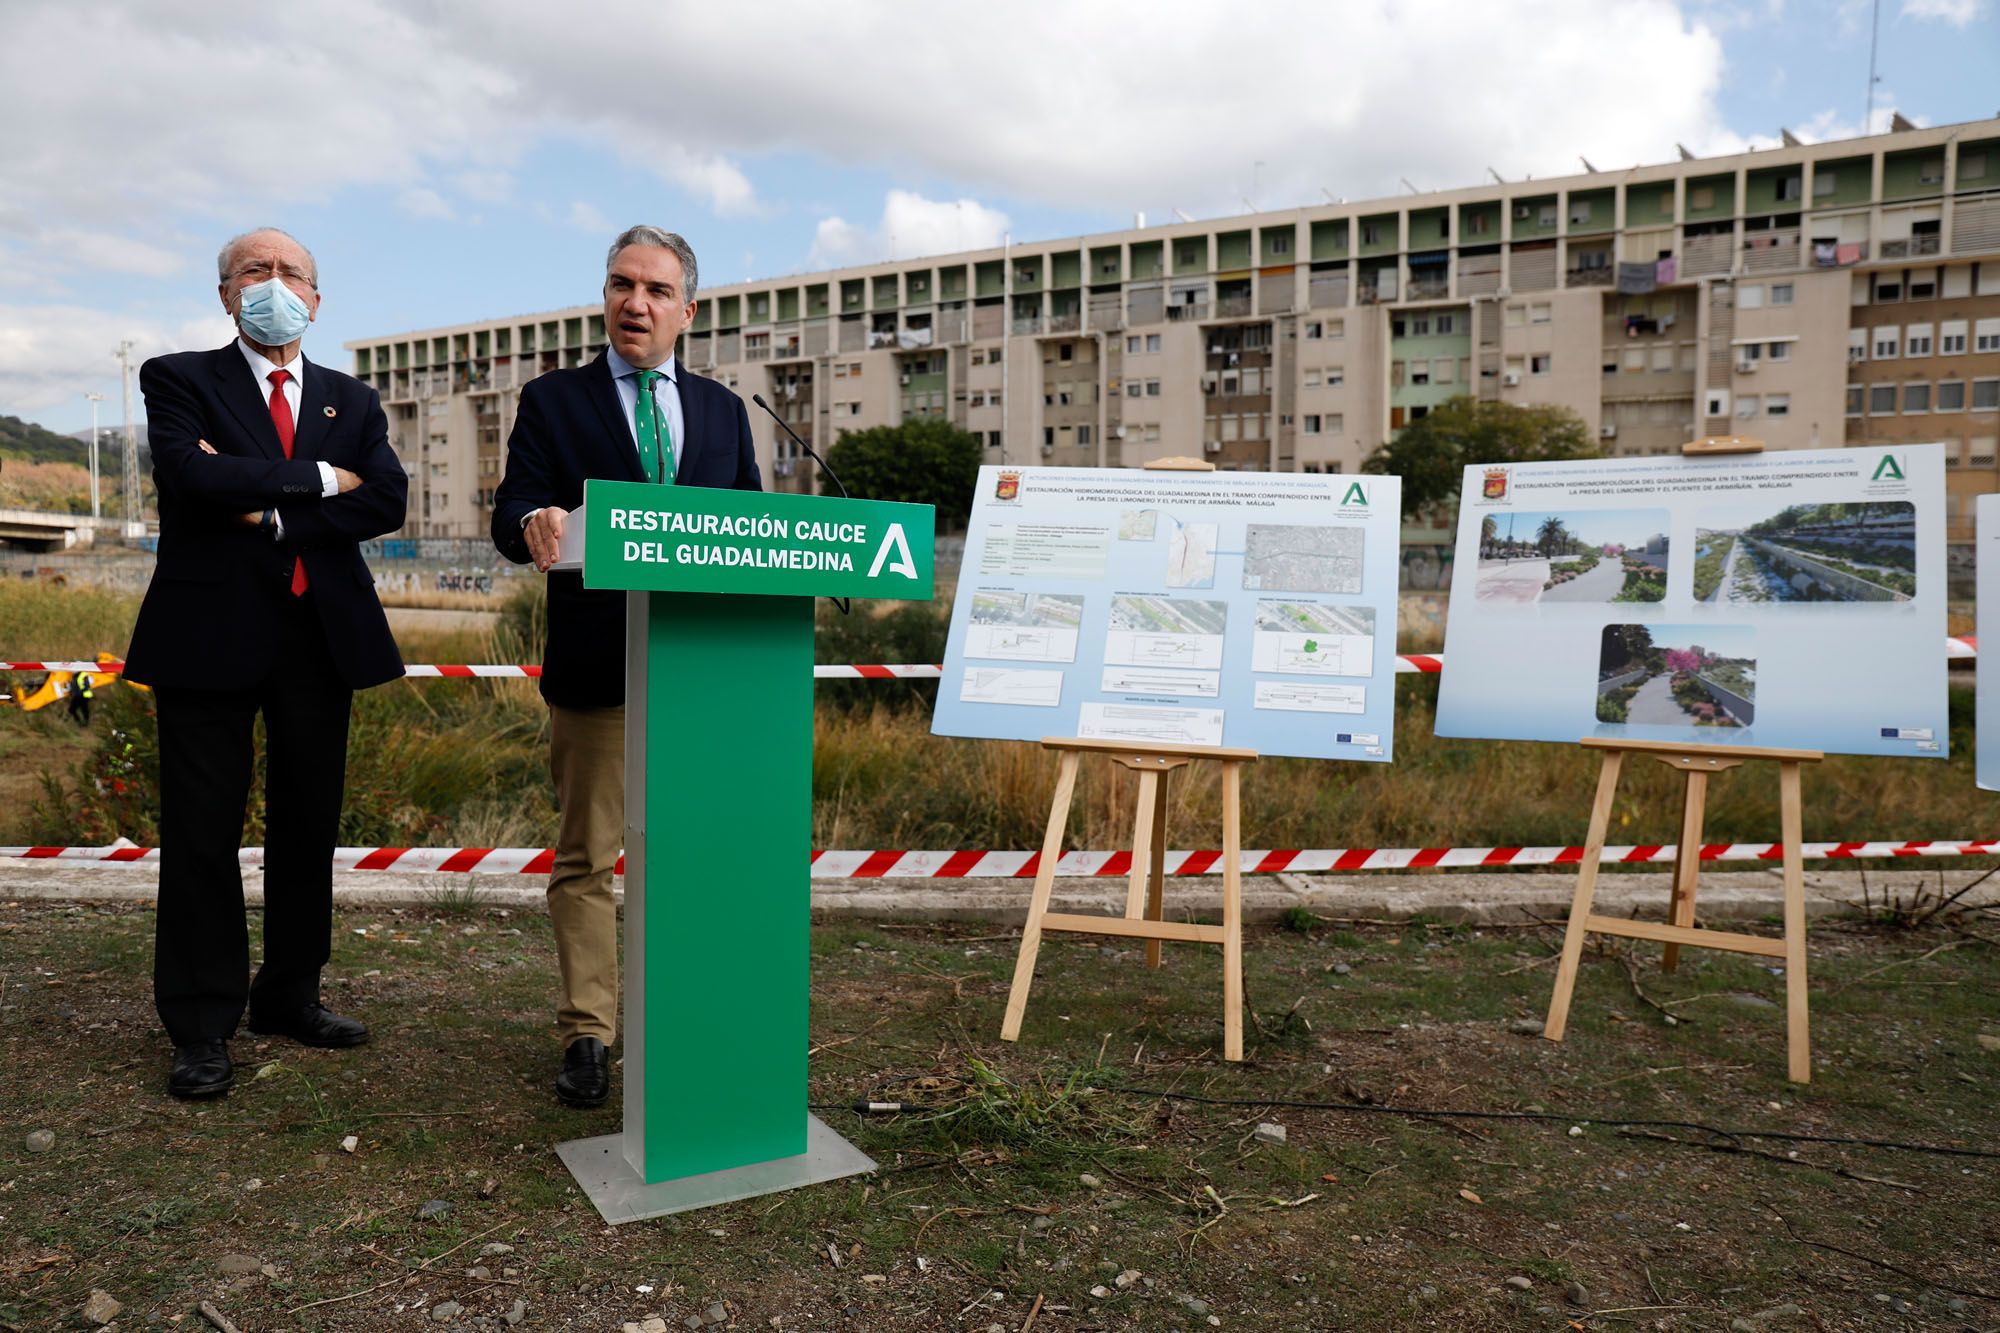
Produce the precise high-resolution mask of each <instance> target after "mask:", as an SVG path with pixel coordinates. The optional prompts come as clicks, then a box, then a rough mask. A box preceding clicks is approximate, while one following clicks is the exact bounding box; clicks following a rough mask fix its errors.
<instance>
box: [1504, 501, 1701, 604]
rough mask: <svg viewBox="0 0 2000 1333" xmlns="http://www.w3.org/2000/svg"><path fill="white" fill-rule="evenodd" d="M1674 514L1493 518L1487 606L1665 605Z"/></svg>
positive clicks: (1601, 512)
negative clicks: (1669, 533)
mask: <svg viewBox="0 0 2000 1333" xmlns="http://www.w3.org/2000/svg"><path fill="white" fill-rule="evenodd" d="M1667 524H1668V516H1667V511H1666V510H1664V509H1578V510H1564V511H1557V512H1549V511H1536V512H1529V511H1517V512H1510V513H1493V514H1488V515H1486V516H1485V517H1484V518H1483V519H1481V520H1480V525H1479V571H1478V581H1477V583H1476V584H1475V585H1474V590H1473V595H1474V596H1475V597H1477V598H1478V599H1479V600H1480V601H1482V602H1512V603H1535V602H1657V601H1661V600H1663V599H1664V598H1665V597H1666V595H1667Z"/></svg>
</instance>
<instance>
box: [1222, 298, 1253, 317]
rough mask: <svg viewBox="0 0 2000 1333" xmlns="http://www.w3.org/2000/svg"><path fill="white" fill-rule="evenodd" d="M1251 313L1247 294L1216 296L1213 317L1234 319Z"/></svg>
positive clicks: (1250, 304) (1250, 303) (1251, 309)
mask: <svg viewBox="0 0 2000 1333" xmlns="http://www.w3.org/2000/svg"><path fill="white" fill-rule="evenodd" d="M1252 313H1254V311H1253V308H1252V302H1251V299H1250V298H1249V297H1248V296H1220V297H1217V298H1216V301H1215V317H1216V318H1217V319H1235V318H1238V317H1240V316H1243V315H1248V314H1252Z"/></svg>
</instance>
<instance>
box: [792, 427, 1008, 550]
mask: <svg viewBox="0 0 2000 1333" xmlns="http://www.w3.org/2000/svg"><path fill="white" fill-rule="evenodd" d="M979 456H980V446H979V437H978V436H977V435H974V434H973V433H972V432H970V431H964V430H960V429H958V427H956V426H954V425H952V424H951V423H950V422H948V421H945V420H943V419H942V418H939V417H916V418H913V419H912V420H909V421H905V422H903V423H902V424H901V425H899V426H871V427H869V428H868V429H867V430H856V431H848V432H846V433H845V434H843V435H842V436H841V437H840V438H839V439H837V440H835V441H834V442H833V447H832V448H830V449H828V450H827V451H826V461H827V463H828V464H829V465H831V466H832V468H833V470H834V471H835V472H837V473H839V474H840V479H841V480H842V481H843V482H846V483H847V489H848V493H849V494H851V495H853V496H854V497H855V498H856V499H858V500H901V501H903V502H905V503H908V504H926V505H933V506H935V507H936V508H937V525H938V529H939V531H944V530H945V529H947V528H960V527H964V526H965V521H966V519H967V518H969V517H970V516H971V514H972V490H973V486H974V485H975V484H976V483H977V482H978V480H979ZM819 489H820V493H821V494H822V495H837V494H839V490H838V488H837V487H835V486H834V484H833V483H832V481H830V480H828V479H826V478H824V477H822V478H821V480H820V484H819Z"/></svg>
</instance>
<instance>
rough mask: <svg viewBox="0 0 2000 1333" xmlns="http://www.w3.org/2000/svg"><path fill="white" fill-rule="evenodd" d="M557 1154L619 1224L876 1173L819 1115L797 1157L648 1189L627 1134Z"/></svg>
mask: <svg viewBox="0 0 2000 1333" xmlns="http://www.w3.org/2000/svg"><path fill="white" fill-rule="evenodd" d="M556 1156H558V1157H560V1158H562V1161H563V1165H564V1166H566V1167H568V1168H569V1173H570V1174H571V1175H572V1176H575V1177H576V1183H577V1184H579V1185H581V1186H582V1187H583V1192H584V1193H585V1194H586V1195H588V1196H589V1198H590V1201H591V1203H592V1204H594V1205H595V1206H596V1208H597V1213H598V1216H600V1217H602V1218H603V1219H604V1220H605V1221H606V1222H609V1223H611V1225H613V1226H616V1225H618V1224H619V1223H620V1222H638V1221H642V1220H643V1219H645V1218H648V1217H665V1216H666V1215H667V1214H669V1213H685V1212H688V1211H690V1210H692V1209H695V1208H707V1207H709V1206H711V1205H713V1204H718V1203H734V1202H735V1201H736V1200H738V1199H754V1198H756V1197H757V1196H758V1195H760V1194H777V1193H779V1192H780V1191H782V1190H790V1189H797V1188H799V1186H801V1185H818V1184H822V1183H824V1182H826V1181H829V1180H839V1179H840V1178H842V1177H843V1176H858V1175H860V1174H861V1173H862V1172H864V1171H873V1170H874V1169H875V1162H874V1159H872V1158H871V1157H869V1156H868V1154H866V1153H864V1152H862V1151H861V1150H860V1149H859V1148H857V1147H855V1146H854V1145H853V1144H851V1143H849V1142H848V1141H847V1140H846V1139H843V1138H842V1137H840V1135H838V1134H836V1133H834V1132H833V1130H831V1129H829V1128H828V1127H827V1126H826V1124H825V1123H824V1122H823V1121H821V1120H820V1118H819V1117H818V1116H816V1115H812V1114H810V1113H808V1114H807V1116H806V1150H805V1151H804V1152H802V1153H800V1154H799V1155H798V1156H797V1157H779V1158H776V1159H775V1160H773V1161H769V1162H753V1163H752V1164H750V1165H749V1166H732V1167H730V1168H728V1169H727V1170H724V1171H709V1172H706V1173H704V1174H702V1175H698V1176H682V1177H680V1178H679V1179H678V1180H662V1181H659V1182H657V1183H655V1184H651V1185H648V1184H647V1183H646V1182H645V1181H643V1180H641V1179H640V1178H639V1173H638V1172H637V1171H634V1170H633V1169H632V1167H631V1166H630V1165H629V1164H627V1162H626V1161H625V1136H624V1135H623V1134H605V1135H602V1136H600V1137H598V1138H594V1139H571V1140H570V1141H569V1142H568V1143H559V1144H557V1145H556Z"/></svg>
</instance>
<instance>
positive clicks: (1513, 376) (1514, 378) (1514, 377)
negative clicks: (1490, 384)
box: [1500, 370, 1521, 389]
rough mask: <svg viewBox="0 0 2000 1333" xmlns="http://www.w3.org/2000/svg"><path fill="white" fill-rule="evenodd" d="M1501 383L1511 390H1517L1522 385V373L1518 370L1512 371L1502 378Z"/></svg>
mask: <svg viewBox="0 0 2000 1333" xmlns="http://www.w3.org/2000/svg"><path fill="white" fill-rule="evenodd" d="M1500 382H1501V383H1502V384H1504V385H1506V386H1507V387H1508V388H1510V389H1512V388H1517V387H1519V385H1520V383H1521V372H1520V371H1518V370H1510V371H1508V372H1507V373H1506V374H1504V375H1502V376H1501V377H1500Z"/></svg>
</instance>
